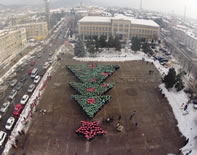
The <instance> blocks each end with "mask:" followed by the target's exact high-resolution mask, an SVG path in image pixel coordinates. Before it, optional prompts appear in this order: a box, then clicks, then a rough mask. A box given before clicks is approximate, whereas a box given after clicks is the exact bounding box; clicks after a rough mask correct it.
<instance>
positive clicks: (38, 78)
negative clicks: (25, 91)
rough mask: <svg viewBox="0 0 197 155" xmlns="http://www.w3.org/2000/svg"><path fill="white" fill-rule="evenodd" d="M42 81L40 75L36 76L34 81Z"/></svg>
mask: <svg viewBox="0 0 197 155" xmlns="http://www.w3.org/2000/svg"><path fill="white" fill-rule="evenodd" d="M39 81H40V76H39V75H37V76H36V77H35V78H34V83H38V82H39Z"/></svg>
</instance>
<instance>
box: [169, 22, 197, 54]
mask: <svg viewBox="0 0 197 155" xmlns="http://www.w3.org/2000/svg"><path fill="white" fill-rule="evenodd" d="M172 32H173V33H172V34H173V35H174V37H176V39H178V41H179V43H180V44H182V45H183V46H185V47H186V48H187V49H188V50H187V51H188V52H190V53H189V54H191V55H193V56H196V55H197V34H195V33H194V32H192V31H191V30H189V29H188V28H187V27H185V26H183V25H177V26H174V27H172Z"/></svg>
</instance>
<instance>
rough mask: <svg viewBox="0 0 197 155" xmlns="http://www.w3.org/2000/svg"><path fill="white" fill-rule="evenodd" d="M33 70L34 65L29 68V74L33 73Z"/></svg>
mask: <svg viewBox="0 0 197 155" xmlns="http://www.w3.org/2000/svg"><path fill="white" fill-rule="evenodd" d="M32 70H33V67H31V68H29V70H28V74H29V75H31V72H32Z"/></svg>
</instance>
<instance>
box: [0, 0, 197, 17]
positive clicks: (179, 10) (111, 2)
mask: <svg viewBox="0 0 197 155" xmlns="http://www.w3.org/2000/svg"><path fill="white" fill-rule="evenodd" d="M50 1H51V2H56V1H58V0H50ZM62 1H63V0H62ZM69 1H70V2H72V1H73V0H66V1H65V5H66V3H67V2H69ZM78 1H79V3H80V2H83V1H84V0H78ZM91 1H92V2H98V3H100V4H103V5H105V6H106V7H107V6H120V7H131V8H136V9H137V8H139V7H140V0H121V2H120V0H91ZM0 3H1V4H5V5H10V4H31V5H36V4H40V5H42V4H43V0H34V1H32V0H15V1H13V0H0ZM185 6H187V7H186V16H187V17H192V18H195V19H197V1H196V0H190V1H189V0H173V1H172V0H165V1H164V0H148V1H147V0H142V7H143V9H148V10H152V11H161V12H166V13H175V14H179V15H182V16H183V15H184V8H185Z"/></svg>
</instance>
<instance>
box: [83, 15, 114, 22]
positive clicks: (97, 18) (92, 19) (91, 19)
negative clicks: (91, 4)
mask: <svg viewBox="0 0 197 155" xmlns="http://www.w3.org/2000/svg"><path fill="white" fill-rule="evenodd" d="M79 22H80V23H83V22H93V23H94V22H101V23H111V17H102V16H85V17H83V18H82V19H81V20H79Z"/></svg>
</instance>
